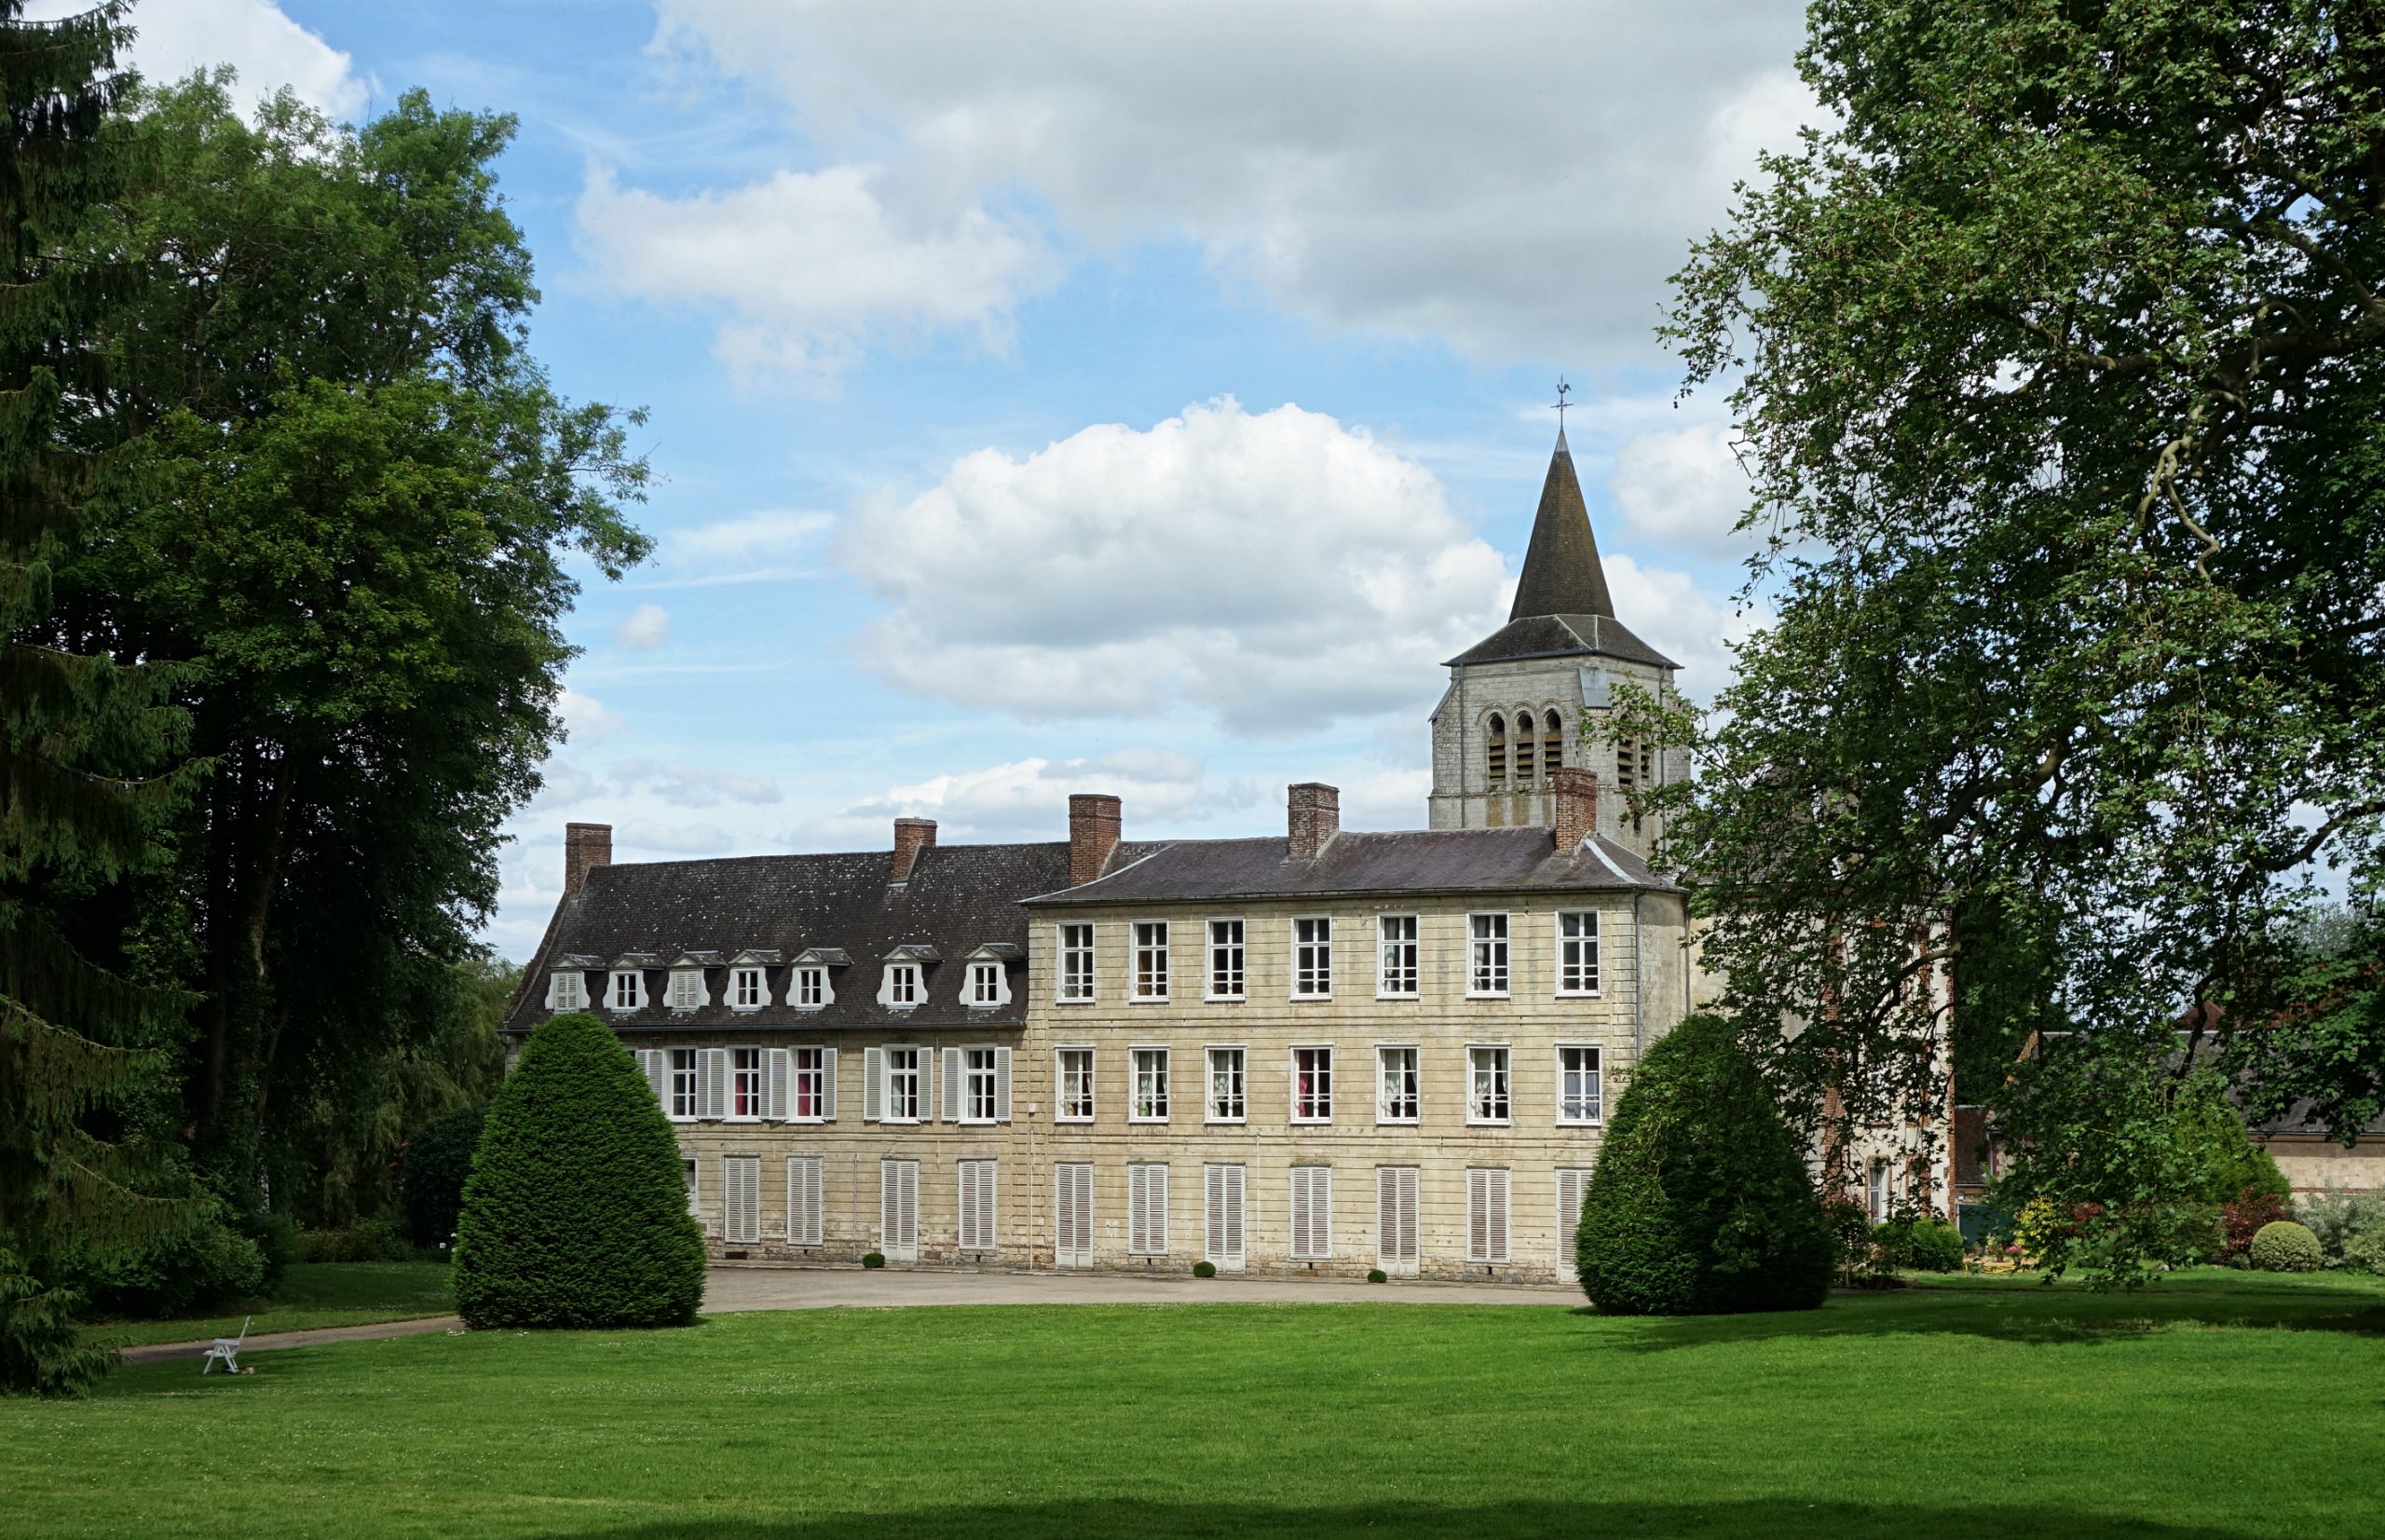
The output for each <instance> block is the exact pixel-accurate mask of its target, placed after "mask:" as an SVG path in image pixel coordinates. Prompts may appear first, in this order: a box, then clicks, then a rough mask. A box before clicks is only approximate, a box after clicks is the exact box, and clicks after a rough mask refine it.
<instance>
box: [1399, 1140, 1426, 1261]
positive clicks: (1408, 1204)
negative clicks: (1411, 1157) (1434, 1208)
mask: <svg viewBox="0 0 2385 1540" xmlns="http://www.w3.org/2000/svg"><path fill="white" fill-rule="evenodd" d="M1422 1180H1423V1179H1422V1178H1421V1177H1420V1176H1419V1175H1418V1173H1417V1171H1416V1168H1415V1167H1414V1166H1412V1165H1411V1166H1410V1167H1409V1168H1408V1169H1407V1170H1406V1171H1405V1172H1404V1173H1403V1174H1402V1175H1401V1178H1400V1182H1399V1247H1400V1251H1399V1254H1400V1255H1401V1256H1402V1257H1404V1258H1406V1259H1407V1261H1408V1266H1409V1269H1410V1271H1411V1272H1412V1271H1414V1270H1415V1269H1416V1267H1417V1266H1418V1264H1419V1263H1421V1262H1422V1261H1424V1251H1423V1247H1422V1246H1421V1245H1420V1243H1419V1237H1418V1234H1417V1209H1418V1208H1419V1207H1421V1206H1422V1203H1421V1194H1420V1193H1419V1192H1418V1191H1417V1189H1418V1187H1419V1186H1421V1185H1422Z"/></svg>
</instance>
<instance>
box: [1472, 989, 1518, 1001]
mask: <svg viewBox="0 0 2385 1540" xmlns="http://www.w3.org/2000/svg"><path fill="white" fill-rule="evenodd" d="M1465 998H1466V999H1468V1000H1513V999H1515V998H1516V996H1515V992H1514V991H1513V990H1511V989H1468V990H1466V991H1465Z"/></svg>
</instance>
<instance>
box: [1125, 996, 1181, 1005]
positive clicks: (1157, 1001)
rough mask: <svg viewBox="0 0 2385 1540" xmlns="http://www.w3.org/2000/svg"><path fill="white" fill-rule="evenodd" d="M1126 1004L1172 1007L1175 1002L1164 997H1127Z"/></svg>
mask: <svg viewBox="0 0 2385 1540" xmlns="http://www.w3.org/2000/svg"><path fill="white" fill-rule="evenodd" d="M1126 1003H1127V1004H1129V1005H1173V1004H1175V1003H1176V1002H1174V1001H1173V1000H1170V999H1169V998H1168V997H1167V996H1165V995H1128V996H1127V997H1126Z"/></svg>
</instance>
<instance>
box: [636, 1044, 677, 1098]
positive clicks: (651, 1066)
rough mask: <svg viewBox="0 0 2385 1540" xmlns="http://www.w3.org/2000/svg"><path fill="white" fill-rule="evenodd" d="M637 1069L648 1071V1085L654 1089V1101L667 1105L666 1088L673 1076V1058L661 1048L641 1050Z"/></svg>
mask: <svg viewBox="0 0 2385 1540" xmlns="http://www.w3.org/2000/svg"><path fill="white" fill-rule="evenodd" d="M637 1067H638V1068H639V1069H641V1070H645V1071H646V1083H647V1084H648V1085H650V1086H652V1087H654V1099H655V1100H656V1101H658V1102H663V1103H665V1104H666V1105H667V1104H668V1097H666V1095H665V1087H666V1086H667V1084H668V1081H669V1076H670V1074H671V1056H670V1055H669V1054H667V1053H665V1052H663V1051H662V1050H661V1049H660V1048H645V1049H640V1050H639V1052H638V1056H637Z"/></svg>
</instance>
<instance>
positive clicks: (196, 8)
mask: <svg viewBox="0 0 2385 1540" xmlns="http://www.w3.org/2000/svg"><path fill="white" fill-rule="evenodd" d="M89 9H90V0H40V3H37V4H34V5H31V6H28V7H25V14H26V16H27V17H28V19H31V20H50V19H54V18H56V17H60V16H71V15H74V14H75V13H76V12H78V11H85V10H89ZM132 25H133V30H134V31H135V32H136V33H138V34H139V35H138V36H137V37H135V38H134V39H133V44H132V52H131V55H130V57H129V59H128V60H127V61H126V62H128V63H129V64H130V65H131V66H132V67H133V68H135V69H137V70H139V71H140V72H141V73H142V74H143V75H144V76H146V77H147V78H148V79H150V80H151V81H153V82H155V83H157V84H159V85H166V84H170V83H171V82H174V81H177V80H181V79H183V78H184V76H186V75H189V74H190V73H191V72H192V71H193V70H196V69H198V68H199V67H200V66H202V65H212V64H229V65H231V66H232V67H233V68H234V69H235V70H237V71H239V91H238V92H237V94H236V95H235V98H234V100H235V101H236V102H239V104H240V105H241V106H242V107H243V108H247V107H252V106H254V105H255V104H256V103H257V102H261V101H263V100H264V99H265V98H266V97H268V96H271V95H272V94H273V93H274V92H275V91H276V90H279V89H280V88H281V87H283V86H288V87H289V88H290V89H292V90H293V92H295V93H296V94H297V96H298V98H299V100H300V101H302V102H307V104H308V105H310V106H313V107H315V108H317V109H319V110H320V111H321V112H322V113H323V114H324V115H325V116H329V117H333V118H353V117H355V116H357V115H358V114H360V113H361V112H362V111H363V110H364V104H365V102H366V101H367V100H368V99H369V97H370V95H371V88H370V87H369V86H368V85H367V83H366V82H365V81H363V80H361V79H360V78H358V76H357V75H356V61H354V60H353V59H351V58H350V57H349V56H348V54H347V53H345V52H343V51H342V50H340V49H338V48H333V47H332V46H331V45H330V44H329V43H326V42H324V41H323V39H322V37H321V35H320V34H317V33H314V32H310V31H308V30H307V28H305V27H302V26H300V25H299V24H298V23H297V22H295V21H293V20H291V19H290V18H289V17H288V16H285V15H284V14H282V10H281V7H279V6H278V5H276V4H274V0H151V3H150V4H147V5H143V6H139V7H135V8H134V10H133V13H132Z"/></svg>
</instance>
